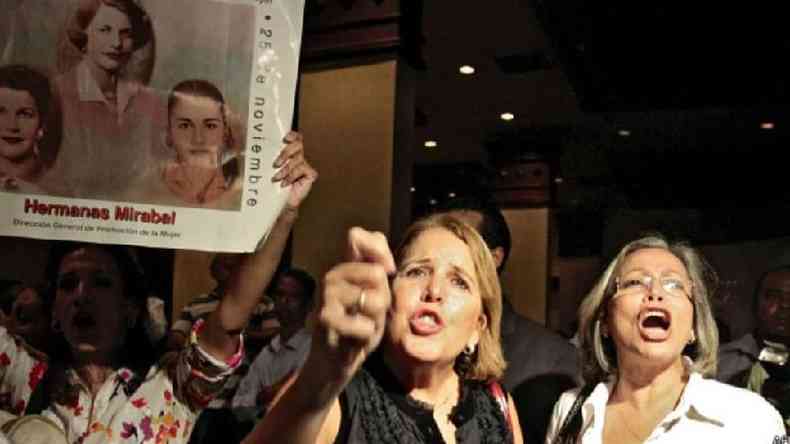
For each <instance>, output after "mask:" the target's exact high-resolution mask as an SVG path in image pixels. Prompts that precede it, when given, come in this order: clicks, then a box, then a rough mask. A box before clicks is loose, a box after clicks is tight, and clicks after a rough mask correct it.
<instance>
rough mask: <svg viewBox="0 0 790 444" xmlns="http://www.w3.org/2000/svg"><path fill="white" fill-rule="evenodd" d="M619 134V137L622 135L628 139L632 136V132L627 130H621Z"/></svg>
mask: <svg viewBox="0 0 790 444" xmlns="http://www.w3.org/2000/svg"><path fill="white" fill-rule="evenodd" d="M617 134H619V135H621V136H623V137H628V136H630V135H631V131H628V130H626V129H621V130H620V131H618V132H617Z"/></svg>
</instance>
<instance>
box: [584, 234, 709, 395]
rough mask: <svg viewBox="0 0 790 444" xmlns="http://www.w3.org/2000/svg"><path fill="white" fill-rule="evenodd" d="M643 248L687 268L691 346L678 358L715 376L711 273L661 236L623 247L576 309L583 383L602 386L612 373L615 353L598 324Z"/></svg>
mask: <svg viewBox="0 0 790 444" xmlns="http://www.w3.org/2000/svg"><path fill="white" fill-rule="evenodd" d="M646 248H660V249H663V250H667V251H668V252H669V253H671V254H672V255H674V256H675V257H677V258H678V259H679V260H680V261H681V262H682V263H683V265H684V266H685V267H686V271H687V272H688V275H689V278H690V279H691V282H692V295H691V301H692V305H693V307H694V319H693V325H692V328H693V331H694V335H695V336H696V341H695V342H694V343H693V344H690V345H688V346H687V347H686V348H685V349H684V350H683V354H684V355H686V356H688V357H689V358H691V360H692V362H693V364H692V369H693V370H695V371H697V372H699V373H701V374H703V375H705V376H712V375H714V374H715V373H716V360H717V357H718V348H719V332H718V329H717V328H716V321H715V319H714V317H713V309H712V307H711V302H710V300H711V296H712V294H713V293H714V291H715V287H716V283H717V277H716V273H715V272H714V271H713V269H712V268H711V266H710V265H709V264H708V263H707V262H706V261H705V259H704V258H703V257H702V256H701V255H700V254H699V253H698V252H697V251H696V250H695V249H693V248H691V247H690V246H689V245H688V244H686V243H683V242H669V241H667V240H666V239H665V238H664V237H663V236H661V235H651V236H646V237H642V238H640V239H637V240H635V241H633V242H630V243H628V244H627V245H626V246H624V247H623V248H622V249H621V250H620V252H619V253H618V254H617V256H615V258H614V259H612V261H611V262H610V263H609V265H608V266H607V267H606V270H604V272H603V274H602V275H601V277H600V279H599V280H598V282H597V283H596V284H595V286H594V287H593V288H592V290H591V291H590V292H589V293H588V294H587V296H586V297H585V298H584V300H583V301H582V303H581V305H580V306H579V314H578V316H579V334H580V341H581V343H580V348H581V365H582V369H581V370H582V377H583V378H584V381H585V382H586V383H598V382H602V381H605V380H607V379H609V377H610V376H612V375H614V374H615V373H616V372H617V351H616V349H615V346H614V342H613V341H612V340H611V339H610V338H604V337H603V336H602V332H601V322H603V321H604V320H605V319H606V307H607V305H608V303H609V301H610V300H611V298H612V296H613V295H614V293H615V292H616V289H617V286H616V283H615V279H616V274H617V272H618V270H619V268H620V266H621V265H622V264H623V261H624V260H625V258H626V257H627V256H628V255H630V254H631V253H634V252H636V251H638V250H643V249H646Z"/></svg>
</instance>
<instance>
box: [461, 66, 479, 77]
mask: <svg viewBox="0 0 790 444" xmlns="http://www.w3.org/2000/svg"><path fill="white" fill-rule="evenodd" d="M458 72H460V73H461V74H464V75H467V76H469V75H472V74H474V73H475V68H474V66H469V65H463V66H461V67H460V68H458Z"/></svg>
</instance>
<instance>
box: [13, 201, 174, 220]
mask: <svg viewBox="0 0 790 444" xmlns="http://www.w3.org/2000/svg"><path fill="white" fill-rule="evenodd" d="M25 213H33V214H40V215H42V216H57V217H74V218H83V219H98V220H109V219H110V216H113V219H114V220H119V221H124V222H142V223H146V224H160V225H175V223H176V212H175V211H171V212H168V213H164V212H159V211H156V210H155V209H153V208H151V209H149V210H138V209H137V208H135V207H131V206H125V207H119V206H116V207H115V211H114V212H112V211H111V210H110V209H109V208H106V207H87V206H79V205H66V204H52V203H46V202H39V201H38V199H33V200H31V199H25Z"/></svg>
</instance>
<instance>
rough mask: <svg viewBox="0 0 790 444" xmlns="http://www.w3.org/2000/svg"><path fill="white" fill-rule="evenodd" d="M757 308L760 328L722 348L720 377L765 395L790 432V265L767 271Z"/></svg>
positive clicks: (760, 283)
mask: <svg viewBox="0 0 790 444" xmlns="http://www.w3.org/2000/svg"><path fill="white" fill-rule="evenodd" d="M754 308H755V317H756V321H757V324H756V329H755V330H754V331H753V332H752V333H749V334H747V335H745V336H743V337H741V338H740V339H738V340H736V341H733V342H730V343H729V344H725V345H723V346H722V347H721V349H720V350H719V373H718V379H719V380H720V381H722V382H727V383H729V384H733V385H736V386H738V387H743V388H746V389H748V390H751V391H753V392H756V393H759V394H761V395H762V396H763V397H764V398H765V399H767V400H768V401H769V402H770V403H771V404H773V405H774V407H776V409H777V410H779V413H781V414H782V418H784V420H785V427H786V428H787V429H788V432H789V433H790V363H788V355H789V354H790V352H789V351H790V266H783V267H780V268H776V269H773V270H770V271H768V272H766V273H765V274H763V276H762V277H761V278H760V280H759V281H758V283H757V292H756V294H755V300H754Z"/></svg>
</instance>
